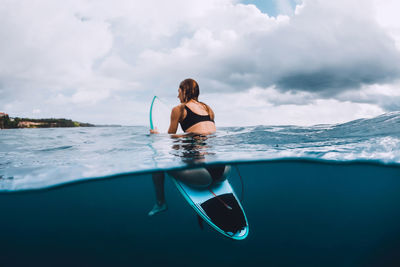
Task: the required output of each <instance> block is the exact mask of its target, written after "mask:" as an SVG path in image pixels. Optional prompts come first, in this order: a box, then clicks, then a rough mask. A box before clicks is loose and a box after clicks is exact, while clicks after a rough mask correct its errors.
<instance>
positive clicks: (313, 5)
mask: <svg viewBox="0 0 400 267" xmlns="http://www.w3.org/2000/svg"><path fill="white" fill-rule="evenodd" d="M398 10H400V2H399V1H397V0H385V1H378V0H335V1H326V0H269V1H266V0H265V1H261V0H256V1H251V0H243V1H239V0H198V1H197V0H196V1H192V0H190V1H188V0H170V1H156V0H148V1H138V0H114V1H106V0H97V1H93V0H71V1H59V0H17V1H15V0H2V4H1V5H0V22H1V23H0V39H1V40H2V41H1V42H0V58H1V60H0V112H6V113H8V114H9V115H10V116H11V117H29V118H69V119H73V120H76V121H81V122H89V123H95V124H121V125H148V124H149V122H148V114H149V106H150V102H151V100H152V97H153V96H154V95H157V96H159V97H160V98H162V99H164V101H165V102H167V103H169V104H171V105H177V104H178V103H179V102H178V99H177V93H178V87H179V83H180V82H181V81H182V80H184V79H186V78H193V79H195V80H196V81H197V82H198V83H199V85H200V98H199V100H200V101H203V102H205V103H207V104H209V105H210V106H211V107H212V108H213V110H214V112H215V114H216V124H217V126H249V125H288V124H290V125H315V124H327V123H342V122H346V121H350V120H354V119H358V118H370V117H374V116H378V115H380V114H382V113H386V112H391V111H399V110H400V89H399V88H400V19H398V14H397V11H398Z"/></svg>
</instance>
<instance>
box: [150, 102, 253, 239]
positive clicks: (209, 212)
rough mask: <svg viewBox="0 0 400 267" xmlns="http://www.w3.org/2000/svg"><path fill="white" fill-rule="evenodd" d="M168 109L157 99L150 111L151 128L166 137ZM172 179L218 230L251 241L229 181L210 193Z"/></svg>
mask: <svg viewBox="0 0 400 267" xmlns="http://www.w3.org/2000/svg"><path fill="white" fill-rule="evenodd" d="M163 106H164V107H163ZM165 106H166V105H165V104H163V103H162V102H161V101H160V100H159V99H158V97H157V96H154V98H153V100H152V102H151V107H150V128H151V129H155V128H157V129H158V131H159V132H160V133H166V131H167V129H168V128H167V127H166V126H165V122H167V124H169V113H166V112H165V111H162V110H164V109H165ZM167 109H168V108H167ZM170 111H171V109H170V108H169V112H170ZM228 178H229V177H228ZM171 179H172V181H173V182H174V184H175V185H176V187H177V189H178V191H179V192H180V193H181V194H182V196H183V197H184V198H185V200H186V201H187V202H188V203H189V205H190V206H191V207H192V208H193V209H194V210H195V211H196V213H197V214H198V215H199V216H200V217H201V218H202V219H203V220H204V221H205V222H207V223H208V224H209V225H210V226H211V227H212V228H213V229H214V230H216V231H217V232H219V233H221V234H223V235H224V236H226V237H229V238H232V239H234V240H242V239H245V238H246V237H247V235H248V233H249V226H248V222H247V218H246V215H245V213H244V210H243V207H242V205H241V204H240V201H239V199H238V198H237V196H236V194H235V192H234V190H233V189H232V186H231V185H230V183H229V182H228V179H225V180H224V181H222V182H218V183H214V184H211V186H209V188H207V189H198V188H195V187H192V186H190V185H187V184H185V183H183V182H181V181H179V180H178V179H175V178H174V177H171Z"/></svg>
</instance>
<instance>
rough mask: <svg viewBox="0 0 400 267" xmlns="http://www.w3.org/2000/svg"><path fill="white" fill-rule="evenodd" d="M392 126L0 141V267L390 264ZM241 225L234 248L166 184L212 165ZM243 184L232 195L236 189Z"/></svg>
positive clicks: (395, 138)
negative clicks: (157, 182) (160, 184)
mask: <svg viewBox="0 0 400 267" xmlns="http://www.w3.org/2000/svg"><path fill="white" fill-rule="evenodd" d="M399 118H400V116H399V114H396V113H392V114H387V115H384V116H380V117H378V118H374V119H370V120H360V121H355V122H350V123H348V124H342V125H324V126H314V127H308V128H305V127H295V126H280V127H270V126H268V127H267V126H258V127H249V128H225V129H221V130H220V131H219V133H217V134H216V135H215V136H214V137H209V138H206V139H200V140H199V139H197V140H194V141H193V140H192V139H190V138H178V139H174V138H170V137H169V136H163V135H160V136H150V135H148V134H147V129H146V128H145V127H121V128H95V129H89V128H88V129H84V128H81V129H24V130H11V131H1V132H0V138H1V139H0V142H1V146H0V156H1V161H0V177H1V178H0V185H1V188H2V192H1V193H0V203H1V204H0V214H1V219H0V240H1V242H0V262H1V265H2V266H71V265H79V266H111V265H112V266H160V265H162V266H188V265H190V266H239V265H240V266H242V265H246V266H247V265H250V266H255V265H257V266H259V265H262V266H399V265H400V254H399V253H398V251H400V227H399V225H400V209H399V206H400V164H399V158H400V152H399V149H398V148H399V143H400V142H399V140H400V138H399V135H400V130H399V129H400V127H399V122H400V119H399ZM221 162H223V163H228V164H231V165H236V166H237V167H238V169H239V171H240V176H241V177H242V180H241V179H240V177H239V174H238V172H236V169H235V168H232V172H231V175H230V177H229V178H228V179H229V181H230V183H231V184H232V186H233V187H234V189H235V191H236V193H237V195H238V196H241V195H242V193H243V200H242V205H243V208H244V210H245V212H246V215H247V218H248V221H249V229H250V233H249V236H248V237H247V238H246V239H245V240H243V241H233V240H231V239H228V238H225V237H223V236H222V235H221V234H219V233H217V232H216V231H214V230H212V229H211V228H210V227H208V226H207V225H204V229H203V230H202V229H201V228H200V227H199V224H198V220H197V217H196V215H195V213H194V211H193V210H192V208H191V207H190V206H189V205H188V203H187V202H186V201H185V200H184V199H183V197H182V196H181V195H180V193H179V192H178V191H177V189H176V188H175V186H174V185H173V184H172V183H171V181H170V180H169V179H166V198H167V202H168V207H169V208H168V210H167V211H166V212H163V213H160V214H157V215H155V216H153V217H149V216H147V213H148V212H149V210H150V209H151V208H152V206H153V204H154V201H155V198H154V188H153V184H152V179H151V174H152V172H154V171H160V170H161V171H162V170H169V169H171V168H190V167H192V166H193V165H199V164H200V165H204V164H208V165H212V164H216V163H221ZM242 182H243V186H242Z"/></svg>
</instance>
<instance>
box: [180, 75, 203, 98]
mask: <svg viewBox="0 0 400 267" xmlns="http://www.w3.org/2000/svg"><path fill="white" fill-rule="evenodd" d="M179 88H180V89H181V90H182V96H183V102H185V103H186V102H189V101H190V100H192V99H194V100H196V101H198V97H199V94H200V90H199V85H198V83H197V82H196V81H195V80H193V79H186V80H184V81H182V82H181V83H180V84H179Z"/></svg>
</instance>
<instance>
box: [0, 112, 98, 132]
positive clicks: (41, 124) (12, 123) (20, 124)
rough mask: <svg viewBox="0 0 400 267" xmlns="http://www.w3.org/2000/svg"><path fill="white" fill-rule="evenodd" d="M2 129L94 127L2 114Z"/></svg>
mask: <svg viewBox="0 0 400 267" xmlns="http://www.w3.org/2000/svg"><path fill="white" fill-rule="evenodd" d="M0 115H1V116H0V129H16V128H53V127H54V128H57V127H94V126H95V125H93V124H90V123H82V122H77V121H72V120H68V119H55V118H51V119H30V118H18V117H15V118H10V117H9V116H8V115H7V114H5V113H2V114H0Z"/></svg>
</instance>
